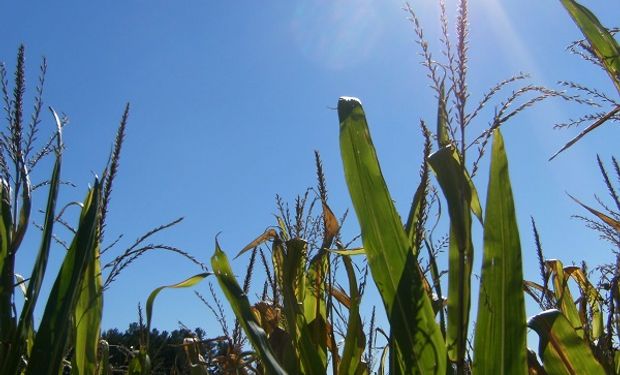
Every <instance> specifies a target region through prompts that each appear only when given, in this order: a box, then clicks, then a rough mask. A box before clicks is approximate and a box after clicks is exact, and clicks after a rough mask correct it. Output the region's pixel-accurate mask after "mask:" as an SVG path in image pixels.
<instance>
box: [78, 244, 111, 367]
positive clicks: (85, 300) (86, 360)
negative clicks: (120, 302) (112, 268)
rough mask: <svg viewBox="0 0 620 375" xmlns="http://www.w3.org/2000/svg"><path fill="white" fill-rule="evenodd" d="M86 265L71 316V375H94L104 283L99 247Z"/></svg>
mask: <svg viewBox="0 0 620 375" xmlns="http://www.w3.org/2000/svg"><path fill="white" fill-rule="evenodd" d="M96 246H97V247H96V249H95V256H94V257H92V259H91V260H90V261H89V264H88V265H87V267H86V272H85V273H84V280H82V286H81V290H80V295H79V298H78V302H77V305H76V308H75V313H74V318H73V322H74V325H75V327H74V337H75V339H74V343H75V345H74V350H73V366H72V368H71V370H72V373H73V374H75V375H96V374H97V363H98V360H97V352H98V349H99V333H100V329H101V318H102V314H103V281H102V278H101V264H100V262H99V244H98V243H97V244H96Z"/></svg>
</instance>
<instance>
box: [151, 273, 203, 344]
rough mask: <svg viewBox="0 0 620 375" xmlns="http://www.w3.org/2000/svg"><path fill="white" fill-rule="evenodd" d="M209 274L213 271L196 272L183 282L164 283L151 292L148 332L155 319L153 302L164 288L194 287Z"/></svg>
mask: <svg viewBox="0 0 620 375" xmlns="http://www.w3.org/2000/svg"><path fill="white" fill-rule="evenodd" d="M209 275H212V273H211V272H203V273H199V274H196V275H194V276H192V277H189V278H187V279H185V280H183V281H181V282H178V283H176V284H171V285H163V286H160V287H158V288H156V289H154V290H153V291H152V292H151V294H149V297H148V298H147V300H146V331H147V332H151V321H152V319H153V303H154V302H155V298H156V297H157V295H159V293H160V292H161V291H162V290H164V289H179V288H189V287H192V286H194V285H196V284H198V283H199V282H201V281H202V280H204V279H205V278H206V277H208V276H209Z"/></svg>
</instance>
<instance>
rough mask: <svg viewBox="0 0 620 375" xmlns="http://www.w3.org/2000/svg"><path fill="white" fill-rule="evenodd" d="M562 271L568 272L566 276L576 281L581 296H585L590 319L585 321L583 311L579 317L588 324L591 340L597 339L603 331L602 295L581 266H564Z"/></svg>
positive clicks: (585, 317)
mask: <svg viewBox="0 0 620 375" xmlns="http://www.w3.org/2000/svg"><path fill="white" fill-rule="evenodd" d="M564 271H565V272H566V273H567V274H568V276H570V277H571V278H573V280H575V281H576V282H577V284H578V285H579V290H580V291H581V298H585V300H586V301H587V304H588V305H589V307H590V312H591V315H590V316H589V318H590V321H588V322H585V319H587V318H588V316H586V315H585V313H580V317H581V320H582V323H583V324H586V323H587V324H588V325H589V326H590V337H591V339H592V340H593V341H594V340H598V339H599V338H600V337H601V335H602V334H603V333H604V331H603V329H604V323H603V312H602V305H601V301H602V300H603V296H601V295H600V293H599V292H598V289H597V288H596V287H595V286H594V285H592V283H591V282H590V280H588V277H587V276H586V274H585V273H584V272H583V270H582V269H581V268H579V267H565V268H564Z"/></svg>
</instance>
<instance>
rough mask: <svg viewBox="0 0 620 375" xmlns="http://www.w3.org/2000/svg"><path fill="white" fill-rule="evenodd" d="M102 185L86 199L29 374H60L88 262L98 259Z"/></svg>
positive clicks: (35, 349)
mask: <svg viewBox="0 0 620 375" xmlns="http://www.w3.org/2000/svg"><path fill="white" fill-rule="evenodd" d="M100 199H101V186H100V183H99V181H98V180H95V184H94V186H93V188H92V189H91V190H90V191H89V193H88V195H87V197H86V199H85V200H84V208H83V209H82V213H81V215H80V222H79V225H78V229H77V233H76V235H75V238H74V239H73V242H72V244H71V246H70V247H69V250H68V251H67V253H66V255H65V259H64V261H63V264H62V266H61V268H60V271H59V273H58V277H57V278H56V281H55V282H54V285H53V287H52V291H51V292H50V296H49V299H48V303H47V304H46V306H45V311H44V313H43V318H42V319H41V324H40V326H39V330H38V332H37V335H36V339H35V342H34V345H33V347H32V354H31V356H30V359H29V366H28V369H27V370H26V375H57V374H58V373H59V371H60V368H61V364H62V363H61V361H62V359H63V352H64V350H65V345H66V343H67V339H68V333H69V327H70V325H71V321H72V318H73V314H74V309H75V306H76V303H77V299H78V295H79V293H80V286H81V285H82V282H83V280H84V275H85V271H86V267H87V265H88V263H89V262H90V261H91V259H92V257H94V256H95V247H96V243H97V228H98V227H99V205H100Z"/></svg>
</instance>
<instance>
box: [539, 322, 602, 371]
mask: <svg viewBox="0 0 620 375" xmlns="http://www.w3.org/2000/svg"><path fill="white" fill-rule="evenodd" d="M527 325H528V326H529V327H530V328H532V329H533V330H534V331H536V333H537V334H538V336H539V346H538V355H539V356H540V358H542V361H543V366H544V368H545V370H546V371H547V373H549V374H554V375H555V374H570V375H579V374H588V375H599V374H600V375H603V374H605V370H604V369H603V367H602V366H601V364H600V363H599V362H597V360H596V359H595V358H594V355H593V354H592V351H591V350H590V347H589V346H588V345H587V344H586V343H585V342H584V341H583V340H582V339H581V338H580V337H579V336H578V335H577V332H575V330H574V329H573V327H572V326H571V324H570V322H569V321H568V320H567V319H566V318H565V317H564V315H562V313H561V312H560V311H559V310H547V311H544V312H542V313H540V314H538V315H536V316H534V317H533V318H531V319H530V320H529V321H528V323H527Z"/></svg>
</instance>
